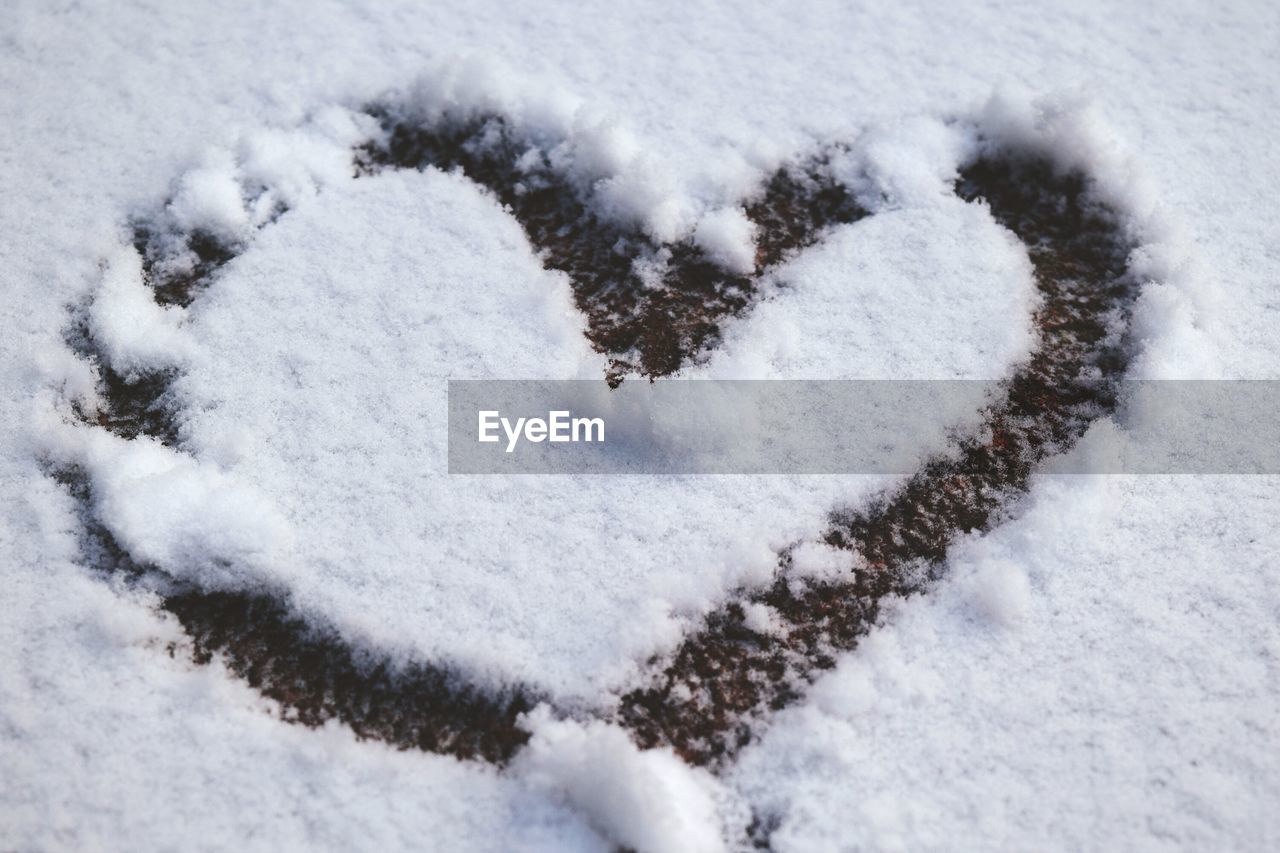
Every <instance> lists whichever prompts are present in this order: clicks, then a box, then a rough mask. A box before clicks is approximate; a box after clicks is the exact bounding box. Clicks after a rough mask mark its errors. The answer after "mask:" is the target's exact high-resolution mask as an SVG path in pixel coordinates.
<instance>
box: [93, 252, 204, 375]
mask: <svg viewBox="0 0 1280 853" xmlns="http://www.w3.org/2000/svg"><path fill="white" fill-rule="evenodd" d="M182 313H183V312H182V311H181V310H179V309H178V308H175V307H172V306H170V307H161V306H160V305H157V304H156V301H155V300H154V299H153V298H152V296H151V289H150V288H148V287H147V285H146V284H145V283H144V282H143V280H142V259H141V258H139V257H138V253H137V251H135V250H134V249H132V248H127V249H125V248H122V249H118V250H117V251H116V252H115V253H113V255H112V256H111V257H110V258H109V259H108V260H107V262H106V269H105V270H104V271H103V275H102V286H101V287H100V288H99V289H98V291H97V293H96V294H95V296H94V299H93V304H92V305H91V306H90V308H89V317H88V319H89V329H90V331H91V332H92V334H93V338H94V340H95V341H98V342H99V343H100V344H101V346H102V353H103V355H104V356H105V357H106V361H107V364H108V365H109V366H110V367H111V368H112V369H114V370H115V371H116V372H117V373H119V374H120V375H121V376H137V375H140V374H142V373H146V372H151V371H156V370H165V369H167V368H171V367H177V366H180V365H182V364H184V363H185V362H186V361H187V360H188V359H189V358H191V356H192V354H193V351H192V345H191V341H190V339H188V338H187V337H185V336H184V335H183V334H182V332H181V330H180V328H179V327H180V326H181V324H182Z"/></svg>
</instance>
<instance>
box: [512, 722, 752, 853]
mask: <svg viewBox="0 0 1280 853" xmlns="http://www.w3.org/2000/svg"><path fill="white" fill-rule="evenodd" d="M529 722H530V727H531V729H532V730H533V739H532V741H530V744H529V747H528V749H527V750H525V751H524V752H522V753H521V755H520V758H519V759H518V760H517V765H516V767H515V772H516V773H517V774H518V775H520V776H522V777H524V778H525V779H527V780H528V781H529V782H530V784H532V785H534V786H535V787H539V788H542V789H545V790H549V791H550V792H552V793H553V795H555V796H559V797H563V798H564V799H565V800H566V801H567V802H570V803H572V804H573V805H574V806H575V807H576V808H577V809H579V810H581V811H582V813H583V814H585V815H586V816H587V818H588V820H590V821H591V823H592V824H593V825H595V826H596V827H597V828H599V829H600V830H601V831H602V832H603V833H604V834H605V835H606V836H607V837H608V838H609V839H610V840H612V841H613V842H615V843H617V844H619V845H621V846H623V847H624V848H626V849H629V850H636V851H638V853H639V851H649V852H650V853H651V851H663V850H688V851H691V853H694V852H695V851H696V853H715V851H723V850H727V849H728V847H727V845H726V841H725V834H724V833H723V832H722V827H721V822H722V819H721V816H720V814H719V812H718V801H724V800H725V799H726V795H725V793H724V792H723V791H722V790H721V788H720V785H719V784H718V783H717V782H716V780H715V779H714V777H712V776H711V775H710V774H709V773H707V771H705V770H699V769H694V768H691V767H689V766H688V765H687V764H685V763H684V762H683V761H681V760H680V759H679V758H678V757H677V756H676V755H675V754H674V753H673V752H671V751H670V750H669V749H650V750H639V749H637V748H636V747H635V745H634V744H633V743H631V740H630V739H629V738H628V737H627V735H626V734H625V733H624V732H622V731H621V730H620V729H618V728H616V727H614V726H609V725H606V724H604V723H598V722H597V723H587V724H581V723H574V722H557V721H554V720H553V719H552V718H551V717H550V715H549V714H547V713H546V711H545V709H541V708H540V709H538V711H535V712H534V714H533V715H532V719H531V720H530V721H529ZM730 813H732V812H730ZM734 828H735V829H737V830H738V831H739V832H741V830H742V827H734Z"/></svg>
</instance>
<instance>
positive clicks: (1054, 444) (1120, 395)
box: [448, 380, 1280, 474]
mask: <svg viewBox="0 0 1280 853" xmlns="http://www.w3.org/2000/svg"><path fill="white" fill-rule="evenodd" d="M1011 401H1012V402H1011ZM1113 402H1114V404H1113ZM1045 411H1051V412H1052V413H1053V415H1052V416H1048V417H1046V415H1045V414H1044V412H1045ZM1010 425H1013V427H1014V428H1015V429H1014V430H1013V431H1012V432H1011V431H1010V430H1008V427H1010ZM1017 430H1021V432H1017ZM1005 433H1010V434H1013V433H1016V434H1017V435H1018V436H1019V440H1020V441H1021V442H1022V444H1020V449H1019V451H1018V452H1020V453H1025V455H1026V456H1028V457H1029V458H1028V461H1034V462H1037V463H1038V462H1042V461H1043V463H1044V470H1047V471H1051V472H1059V473H1078V474H1112V473H1124V474H1264V473H1280V381H1272V380H1259V381H1245V380H1241V381H1234V380H1233V381H1191V380H1179V381H1154V380H1134V381H1128V382H1122V383H1111V384H1108V385H1106V386H1105V387H1101V386H1089V385H1088V384H1087V383H1078V384H1077V383H1072V384H1070V385H1069V386H1066V387H1065V388H1064V387H1055V388H1044V389H1039V388H1026V387H1020V388H1012V389H1011V386H1010V385H1009V384H1008V383H1006V382H994V381H992V382H987V381H962V380H953V381H924V380H918V381H917V380H851V381H757V380H742V381H719V380H716V381H712V380H660V381H657V382H652V383H650V382H641V381H629V382H624V383H623V384H622V385H621V386H619V387H618V388H615V389H611V388H609V387H608V386H607V385H606V384H605V383H603V382H599V381H586V380H582V381H538V380H496V381H493V380H450V382H449V453H448V461H449V472H450V473H454V474H910V473H913V472H915V471H916V470H918V469H919V467H920V465H921V462H922V460H924V459H927V458H933V457H937V456H939V455H943V456H947V455H950V456H956V455H957V454H959V453H960V452H961V450H962V448H965V447H970V448H972V447H975V446H982V445H983V443H984V442H985V443H988V444H992V445H993V446H995V445H996V444H998V443H999V442H1001V441H1002V440H1003V439H1002V434H1005ZM1026 436H1030V438H1029V439H1027V438H1025V437H1026ZM1024 439H1025V440H1024ZM1022 445H1025V447H1023V446H1022Z"/></svg>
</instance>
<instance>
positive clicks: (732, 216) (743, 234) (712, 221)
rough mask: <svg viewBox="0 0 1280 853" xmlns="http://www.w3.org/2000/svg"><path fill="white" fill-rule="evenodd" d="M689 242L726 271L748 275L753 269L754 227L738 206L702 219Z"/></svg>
mask: <svg viewBox="0 0 1280 853" xmlns="http://www.w3.org/2000/svg"><path fill="white" fill-rule="evenodd" d="M693 241H694V242H695V243H697V244H698V247H699V248H701V249H702V250H703V251H705V252H706V253H707V254H708V255H710V256H711V259H712V260H714V261H715V262H716V263H718V264H720V265H721V266H722V267H724V268H725V269H727V270H729V271H730V272H735V273H739V274H741V275H749V274H750V273H751V272H753V271H754V270H755V268H756V243H755V225H753V224H752V222H751V220H750V219H748V218H747V214H746V211H744V210H743V209H742V208H740V207H726V208H722V209H721V210H715V211H712V212H711V213H708V214H707V215H705V216H703V217H702V219H701V220H700V221H699V222H698V227H697V229H695V230H694V232H693Z"/></svg>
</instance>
